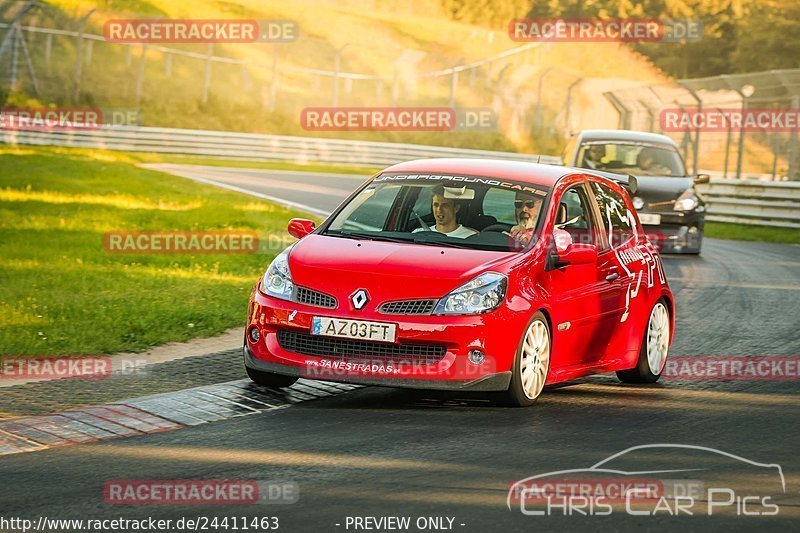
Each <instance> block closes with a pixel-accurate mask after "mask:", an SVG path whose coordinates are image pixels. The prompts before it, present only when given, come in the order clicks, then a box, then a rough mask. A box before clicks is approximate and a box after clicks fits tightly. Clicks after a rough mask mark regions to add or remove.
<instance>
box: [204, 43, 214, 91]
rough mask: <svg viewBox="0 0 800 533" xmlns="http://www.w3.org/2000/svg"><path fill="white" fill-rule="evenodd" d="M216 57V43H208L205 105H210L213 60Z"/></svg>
mask: <svg viewBox="0 0 800 533" xmlns="http://www.w3.org/2000/svg"><path fill="white" fill-rule="evenodd" d="M212 57H214V43H208V53H207V54H206V68H205V72H204V74H203V98H202V101H203V103H204V104H207V103H208V92H209V90H210V89H211V58H212Z"/></svg>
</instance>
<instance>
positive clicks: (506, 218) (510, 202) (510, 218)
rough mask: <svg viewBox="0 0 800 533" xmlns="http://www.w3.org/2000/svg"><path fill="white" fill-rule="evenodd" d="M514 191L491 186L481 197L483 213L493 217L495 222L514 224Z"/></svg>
mask: <svg viewBox="0 0 800 533" xmlns="http://www.w3.org/2000/svg"><path fill="white" fill-rule="evenodd" d="M515 198H516V194H515V193H514V191H510V190H505V189H500V188H497V187H492V188H491V189H489V190H488V191H486V195H485V196H484V197H483V214H484V215H489V216H491V217H494V218H495V219H496V220H497V222H500V223H503V224H511V225H512V226H513V225H516V223H517V221H516V219H515V215H514V200H515Z"/></svg>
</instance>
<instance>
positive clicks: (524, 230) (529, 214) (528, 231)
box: [510, 192, 544, 248]
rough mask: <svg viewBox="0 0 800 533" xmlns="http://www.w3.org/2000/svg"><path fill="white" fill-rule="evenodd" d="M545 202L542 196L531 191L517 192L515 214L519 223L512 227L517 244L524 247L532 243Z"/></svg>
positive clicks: (512, 233)
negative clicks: (536, 195) (538, 196)
mask: <svg viewBox="0 0 800 533" xmlns="http://www.w3.org/2000/svg"><path fill="white" fill-rule="evenodd" d="M543 203H544V202H543V201H542V199H541V198H537V197H535V196H534V195H532V194H530V193H526V192H517V195H516V197H515V199H514V215H515V217H516V219H517V225H516V226H514V227H513V228H511V232H510V234H511V237H512V238H513V239H514V241H515V242H516V243H517V246H519V247H523V248H524V247H525V246H527V245H528V244H530V242H531V239H532V238H533V232H534V230H535V229H536V221H537V220H539V211H541V209H542V204H543Z"/></svg>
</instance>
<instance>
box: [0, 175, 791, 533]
mask: <svg viewBox="0 0 800 533" xmlns="http://www.w3.org/2000/svg"><path fill="white" fill-rule="evenodd" d="M180 172H181V173H182V174H183V175H184V176H185V177H188V175H192V176H194V177H197V178H201V179H204V180H212V181H218V182H222V183H224V184H226V185H228V186H234V187H240V188H244V189H248V190H251V191H254V192H256V193H261V194H265V195H269V196H276V197H281V198H284V199H286V200H288V201H291V202H296V203H300V204H305V205H310V206H314V207H316V208H317V209H320V210H322V211H330V210H331V209H333V208H334V207H335V206H336V205H337V204H338V203H339V201H341V199H342V198H343V197H344V195H346V194H348V193H349V192H350V191H351V190H352V189H354V188H355V187H356V186H357V185H358V184H359V183H360V182H361V181H363V180H362V178H360V177H355V176H342V175H318V174H301V173H293V174H291V175H290V177H288V176H289V175H288V174H287V173H285V172H284V173H282V172H276V171H253V170H247V171H242V170H241V169H239V170H234V169H228V170H220V169H215V168H211V167H208V168H200V169H199V168H196V167H195V168H194V169H188V170H187V169H186V168H184V169H183V170H181V171H180ZM280 175H283V176H284V177H283V178H281V177H280ZM281 183H290V184H291V187H289V186H284V185H281ZM337 194H338V196H337ZM664 263H665V266H666V269H667V276H668V278H669V281H670V284H671V286H672V288H673V290H674V292H675V294H676V300H677V309H678V323H677V332H676V338H675V342H674V344H673V347H672V350H671V353H670V355H671V357H674V358H679V357H692V356H750V357H752V356H773V357H786V356H798V355H800V341H799V340H798V338H799V337H800V336H799V335H798V327H800V305H798V297H800V247H799V246H791V245H777V244H765V243H746V242H737V241H722V240H712V239H708V240H707V241H706V242H705V247H704V250H703V254H702V256H700V257H669V256H668V257H665V258H664ZM243 377H244V376H243ZM798 421H800V395H798V382H797V380H796V378H795V380H784V381H768V380H757V381H754V380H749V381H720V380H711V381H696V380H695V381H674V380H662V381H661V382H660V383H658V384H656V385H652V386H630V385H627V386H622V385H620V384H619V383H618V382H617V381H616V378H615V377H613V376H600V377H593V378H589V379H585V380H581V381H577V382H573V383H570V384H568V385H566V386H560V387H557V388H552V389H550V390H547V391H545V393H544V394H543V396H542V398H541V399H540V400H539V401H538V403H537V404H536V405H535V406H533V407H531V408H525V409H508V408H502V407H495V406H493V405H492V404H491V403H490V402H489V399H487V398H486V397H485V396H480V395H463V394H462V395H460V394H445V393H431V392H416V391H406V390H399V389H384V388H378V387H367V388H361V389H357V390H353V391H350V392H346V393H343V394H339V395H336V396H332V397H330V398H324V399H319V400H315V401H307V402H303V403H299V404H296V405H293V406H290V407H287V408H283V409H275V410H270V411H266V412H264V413H260V414H254V415H251V416H247V417H243V418H236V419H231V420H227V421H222V422H217V423H210V424H205V425H202V426H197V427H192V428H187V429H182V430H179V431H173V432H168V433H161V434H152V435H144V436H140V437H133V438H128V439H120V440H114V441H108V442H105V443H97V444H87V445H79V446H71V447H65V448H59V449H51V450H45V451H41V452H34V453H25V454H19V455H11V456H6V457H2V458H0V480H2V482H0V501H2V502H4V506H5V509H4V515H6V516H19V517H24V518H30V519H34V520H35V519H36V518H38V517H40V516H42V515H46V516H49V517H58V518H113V517H130V518H143V517H148V516H152V517H155V518H172V519H177V518H180V517H183V516H186V517H198V516H206V517H213V516H218V517H224V516H229V517H232V516H239V517H241V516H247V517H253V516H276V517H278V518H279V520H280V530H281V531H287V532H310V531H355V530H356V529H354V528H353V526H352V525H351V526H350V527H349V528H348V527H347V525H346V524H347V517H356V516H358V517H365V516H374V517H380V516H410V517H411V519H412V524H413V523H414V521H415V520H416V519H417V518H419V517H449V518H453V519H454V520H453V522H452V529H453V530H455V531H472V532H483V531H549V530H555V529H559V530H564V531H576V530H579V531H596V530H598V529H600V530H603V531H605V530H620V529H623V528H624V529H626V530H627V529H628V528H633V527H636V528H639V529H643V530H650V529H664V530H667V529H669V530H672V529H676V528H681V529H683V530H687V531H699V530H716V531H730V530H745V529H747V530H750V529H756V528H757V529H759V530H762V531H778V530H781V531H786V530H792V529H797V526H798V525H800V454H798V451H800V444H798V443H800V424H798ZM659 443H672V444H687V445H696V446H705V447H710V448H715V449H719V450H723V451H725V452H728V453H731V454H735V455H738V456H741V457H744V458H747V459H749V460H752V461H756V462H760V463H773V464H779V465H781V467H782V470H783V474H784V476H785V482H786V492H785V494H782V495H780V496H778V497H777V498H775V500H774V501H775V502H776V503H778V504H779V506H780V512H779V514H778V515H776V516H770V517H764V516H737V513H736V508H735V507H734V508H732V509H730V510H728V512H722V513H717V514H715V515H714V516H698V515H694V516H681V517H671V516H669V515H668V514H660V515H659V516H656V517H653V516H629V515H626V514H624V513H620V514H618V513H614V514H613V515H612V516H608V517H598V516H581V515H580V514H573V515H572V516H525V515H523V514H522V513H521V512H520V510H519V509H518V508H516V509H514V510H509V509H508V508H507V507H506V496H507V492H508V488H509V486H510V484H511V483H513V482H515V481H517V480H519V479H522V478H525V477H528V476H531V475H534V474H539V473H544V472H549V471H556V470H562V469H577V468H585V467H589V466H591V465H593V464H595V463H597V462H599V461H601V460H602V459H605V458H606V457H608V456H610V455H612V454H614V453H616V452H620V451H622V450H625V449H626V448H629V447H631V446H635V445H643V444H659ZM672 460H673V461H674V462H673V464H672V465H671V466H672V467H673V468H701V467H702V466H704V465H699V464H698V463H697V462H696V461H695V460H694V459H692V458H690V457H685V458H684V457H682V456H681V455H680V454H677V455H675V456H674V457H673V458H672ZM120 479H150V480H165V479H251V480H267V481H269V480H272V481H284V482H294V483H297V484H298V486H299V490H300V498H299V501H298V502H297V503H294V504H290V505H247V506H241V505H239V506H184V507H177V506H169V505H160V506H130V505H114V506H112V505H109V504H107V503H106V502H105V501H104V499H103V487H104V484H105V483H106V482H107V481H109V480H120ZM448 523H449V522H448V521H447V520H444V524H445V525H447V524H448ZM362 530H363V529H362ZM411 530H412V531H414V530H416V529H414V528H412V529H411ZM426 530H432V529H430V528H428V529H426Z"/></svg>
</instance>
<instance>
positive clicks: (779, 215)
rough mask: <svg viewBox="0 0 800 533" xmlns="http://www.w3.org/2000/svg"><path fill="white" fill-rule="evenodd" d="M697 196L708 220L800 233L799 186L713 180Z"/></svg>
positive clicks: (755, 181)
mask: <svg viewBox="0 0 800 533" xmlns="http://www.w3.org/2000/svg"><path fill="white" fill-rule="evenodd" d="M698 192H700V193H701V194H704V195H705V196H707V198H708V211H707V213H708V214H707V215H706V219H707V220H710V221H713V222H734V223H737V224H750V225H756V226H772V227H782V228H798V229H800V183H796V182H771V181H759V180H737V179H722V178H712V179H711V182H710V183H708V184H706V185H700V186H698Z"/></svg>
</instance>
